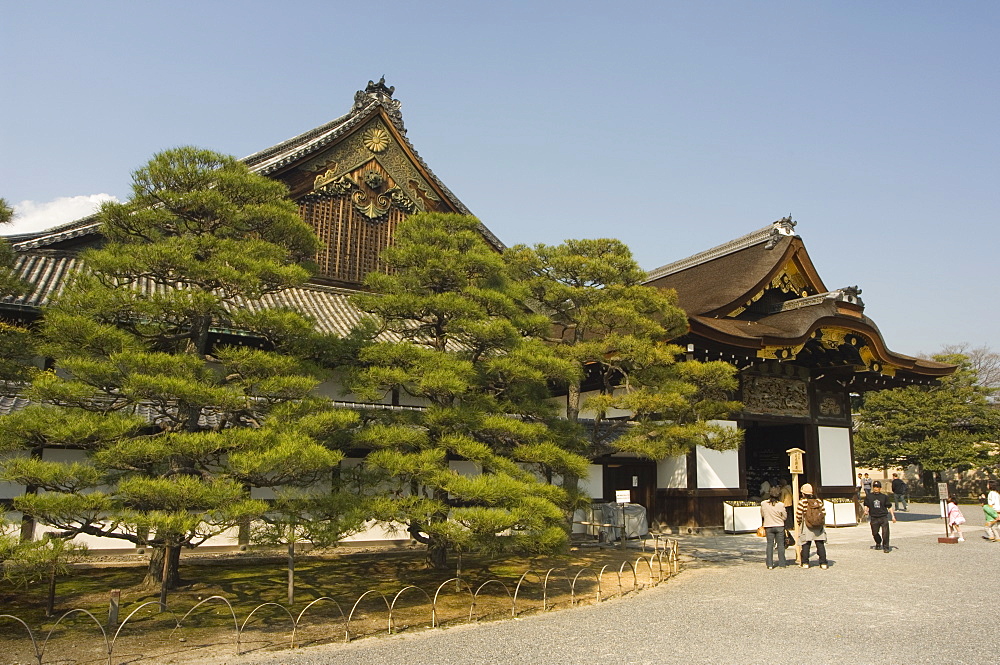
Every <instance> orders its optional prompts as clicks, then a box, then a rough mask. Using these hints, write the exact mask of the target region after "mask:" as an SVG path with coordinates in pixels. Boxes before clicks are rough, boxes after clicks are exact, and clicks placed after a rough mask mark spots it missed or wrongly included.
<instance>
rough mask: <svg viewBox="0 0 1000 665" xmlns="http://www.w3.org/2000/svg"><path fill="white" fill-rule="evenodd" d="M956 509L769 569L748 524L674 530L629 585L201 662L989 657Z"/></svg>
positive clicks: (987, 550) (546, 664) (980, 577)
mask: <svg viewBox="0 0 1000 665" xmlns="http://www.w3.org/2000/svg"><path fill="white" fill-rule="evenodd" d="M963 510H964V512H965V514H966V517H967V518H968V519H969V524H968V525H967V526H968V527H969V528H968V529H967V534H966V538H967V541H966V542H964V543H959V544H957V545H947V544H938V542H937V536H940V535H943V531H944V527H943V524H942V521H941V519H940V518H939V517H938V516H937V515H938V514H937V507H936V506H931V505H927V504H923V505H913V506H911V511H910V512H908V513H900V514H899V523H897V524H895V525H892V544H893V547H894V549H893V551H892V552H891V553H889V554H884V553H883V552H881V551H876V550H871V549H869V545H870V544H871V543H872V540H871V532H870V530H869V528H868V526H867V524H865V525H862V526H860V527H845V528H840V529H831V530H830V531H829V533H830V542H829V547H828V555H829V558H830V568H829V569H828V570H821V569H819V568H818V567H814V568H811V569H809V570H803V569H799V568H787V569H777V570H770V571H769V570H766V569H765V567H764V563H763V561H764V556H763V547H764V541H763V539H759V538H757V537H756V536H754V535H752V534H748V535H718V536H685V537H683V538H682V539H681V540H682V550H681V551H682V552H686V554H687V556H689V557H691V558H690V559H688V565H687V567H686V569H685V570H684V571H683V572H682V573H681V575H679V576H678V577H676V578H675V579H672V580H670V581H668V582H666V583H664V584H662V585H661V586H659V587H657V588H655V589H652V590H650V591H645V592H643V593H640V594H638V595H635V596H630V597H627V598H623V599H613V600H610V601H607V602H603V603H601V604H599V605H594V606H589V607H583V608H579V609H573V610H564V611H557V612H548V613H545V614H539V615H531V616H527V617H524V618H522V619H517V620H513V621H498V622H492V623H483V624H474V625H464V626H457V627H453V628H448V629H444V630H425V631H419V632H414V633H410V634H405V633H404V634H402V635H397V636H392V637H386V638H370V639H365V640H359V641H357V642H353V643H351V644H346V645H339V644H334V645H327V646H321V647H314V648H307V649H301V650H297V651H295V652H281V653H274V654H259V655H252V654H251V655H245V656H243V657H241V658H239V659H237V658H235V657H229V658H225V659H220V660H219V661H212V662H219V663H222V662H226V663H231V664H236V663H240V664H242V665H279V664H280V665H320V664H322V665H339V664H343V665H356V664H357V663H364V664H365V665H379V664H383V663H384V664H386V665H388V664H390V663H392V664H394V665H395V664H399V663H404V664H408V665H417V664H424V663H434V664H441V665H473V664H477V665H478V664H483V665H485V664H490V665H493V664H496V663H511V664H515V663H516V664H517V665H557V664H558V665H567V664H572V663H608V664H614V665H618V664H626V663H627V664H629V665H641V664H653V663H657V664H659V663H712V664H725V663H740V664H751V663H767V664H768V665H780V664H783V663H833V664H838V663H845V664H850V665H864V664H866V663H880V664H886V663H888V664H892V663H907V664H911V663H986V662H993V661H995V660H996V654H997V648H996V630H997V628H996V625H995V623H996V621H995V617H996V614H997V601H996V597H997V596H996V573H997V564H998V563H1000V543H992V542H988V541H986V540H983V539H982V538H981V536H982V534H983V529H982V527H981V526H978V525H979V524H980V522H981V519H980V518H981V515H982V513H981V511H980V510H979V508H978V507H976V506H963ZM789 551H791V550H789ZM813 556H814V560H815V554H814V555H813ZM204 662H210V661H207V660H206V661H204Z"/></svg>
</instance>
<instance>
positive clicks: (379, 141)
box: [361, 127, 389, 152]
mask: <svg viewBox="0 0 1000 665" xmlns="http://www.w3.org/2000/svg"><path fill="white" fill-rule="evenodd" d="M361 140H362V141H363V142H364V144H365V147H366V148H368V149H369V150H371V151H372V152H385V149H386V148H388V147H389V132H387V131H386V130H384V129H382V128H381V127H372V128H371V129H369V130H366V131H365V133H364V134H362V135H361Z"/></svg>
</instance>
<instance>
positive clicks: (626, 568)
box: [0, 540, 679, 665]
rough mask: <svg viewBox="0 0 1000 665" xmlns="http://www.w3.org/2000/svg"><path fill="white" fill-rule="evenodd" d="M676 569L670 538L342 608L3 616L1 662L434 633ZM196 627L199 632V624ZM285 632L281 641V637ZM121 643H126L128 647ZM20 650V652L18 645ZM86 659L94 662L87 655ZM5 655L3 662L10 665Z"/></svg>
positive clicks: (631, 585)
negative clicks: (643, 547) (612, 555)
mask: <svg viewBox="0 0 1000 665" xmlns="http://www.w3.org/2000/svg"><path fill="white" fill-rule="evenodd" d="M678 570H679V563H678V544H677V541H676V540H672V541H663V543H662V547H658V548H657V549H656V550H655V551H653V552H652V553H649V554H647V553H646V552H643V553H642V554H640V555H639V556H638V557H637V558H636V559H635V560H634V561H632V560H626V561H623V562H622V563H621V564H620V565H618V566H617V568H616V567H615V566H614V565H612V564H608V565H605V566H603V567H601V568H600V569H599V570H598V569H596V568H593V567H589V566H587V567H581V568H578V569H558V568H549V569H548V570H533V569H529V570H526V571H524V573H523V574H522V575H521V576H520V577H519V578H518V579H517V580H516V581H515V580H514V579H508V580H506V581H505V580H501V579H495V578H494V579H488V580H486V581H485V582H482V583H479V584H478V585H477V586H473V584H472V582H470V581H469V580H467V579H464V578H462V577H453V578H451V579H448V580H445V581H444V582H441V583H440V584H439V585H438V586H437V587H436V588H435V589H433V590H427V589H423V588H421V587H418V586H414V585H408V586H404V587H403V588H401V589H400V590H399V591H397V592H396V593H395V594H392V595H387V594H385V593H382V592H381V591H379V590H377V589H369V590H367V591H365V592H364V593H362V594H361V595H360V596H358V597H357V599H355V600H354V602H353V603H341V602H339V601H338V600H336V599H334V598H332V597H330V596H321V597H319V598H316V599H315V600H313V601H311V602H310V603H309V604H308V605H306V606H305V607H303V608H302V610H300V611H299V612H298V613H294V612H293V611H292V609H290V608H288V607H286V606H285V605H282V604H281V603H274V602H268V603H261V604H259V605H257V606H256V607H254V608H253V609H251V610H250V612H249V613H248V614H246V616H245V617H243V619H242V621H241V620H240V615H239V612H238V610H237V604H234V603H233V602H231V601H230V599H229V598H227V597H225V596H222V595H212V596H209V597H207V598H204V599H201V600H199V601H198V602H197V603H196V604H195V605H194V606H193V607H191V608H190V609H188V610H187V611H185V612H183V614H181V613H180V611H177V610H175V609H174V608H171V607H168V606H167V605H165V604H162V603H160V602H159V601H155V600H154V601H148V602H145V603H142V604H140V605H139V606H137V607H135V608H134V609H132V610H131V611H130V612H129V613H128V615H127V616H126V617H125V619H124V620H123V621H121V623H119V624H117V625H110V624H109V623H108V622H102V621H101V620H100V619H98V618H97V616H95V615H94V614H93V613H92V612H90V611H88V610H86V609H82V608H74V609H71V610H69V611H67V612H65V613H63V614H62V615H61V616H60V617H59V618H58V619H57V620H56V621H55V623H54V624H53V625H52V626H51V627H49V628H48V630H47V631H45V630H44V628H42V627H39V628H37V629H35V630H33V629H32V628H31V626H29V625H28V623H27V622H25V621H24V620H22V619H21V618H20V617H18V616H16V615H13V614H0V622H4V623H12V624H13V626H11V627H9V628H8V629H7V630H5V631H3V633H2V635H3V638H4V640H3V641H4V642H5V643H6V644H7V645H8V647H7V648H5V649H4V651H6V654H5V662H12V663H13V662H21V661H20V660H18V659H17V658H18V655H17V654H15V651H19V652H21V653H20V657H21V658H27V659H31V660H33V661H34V662H36V663H37V665H44V663H45V662H46V661H45V657H46V653H47V648H48V647H50V644H51V643H52V641H53V639H54V638H55V637H57V636H62V637H63V638H64V641H65V642H66V644H65V646H64V650H65V649H66V648H70V649H72V652H73V653H72V656H73V658H72V660H75V661H76V662H80V661H81V659H94V658H96V659H97V660H99V661H101V662H103V661H104V659H105V656H106V662H107V663H108V665H115V656H116V652H117V653H118V655H119V658H120V659H121V660H119V663H123V662H129V661H131V660H134V659H135V658H136V657H137V656H139V657H142V656H149V655H151V654H150V653H149V650H150V649H158V650H159V652H160V653H165V652H176V651H177V650H181V651H186V650H192V649H200V648H205V647H218V646H219V643H218V642H217V641H216V640H217V637H218V635H219V631H220V630H223V631H224V632H228V633H229V634H230V635H231V638H232V644H233V648H234V650H235V654H236V655H237V656H239V655H242V654H243V653H245V652H246V651H249V650H250V649H248V648H247V645H248V640H247V639H246V636H247V633H248V631H249V630H251V629H253V628H258V629H260V630H261V631H262V632H266V633H269V634H270V635H271V639H270V640H268V641H267V643H266V644H262V643H260V641H258V643H257V646H256V647H255V648H263V647H265V646H279V645H287V647H288V648H292V649H294V648H296V647H298V646H304V645H305V644H307V643H308V644H314V643H319V642H324V641H343V642H350V641H351V639H353V638H357V637H360V636H363V635H372V634H378V633H381V632H385V633H387V634H390V635H391V634H393V633H396V632H399V631H401V630H404V629H407V628H418V627H430V628H437V627H439V626H441V625H443V624H445V623H454V622H457V621H463V620H464V621H467V622H474V621H478V620H480V619H483V618H486V617H489V616H508V615H509V616H510V617H517V616H518V615H519V614H524V613H526V612H530V611H542V612H545V611H548V610H551V609H553V608H554V607H556V605H557V604H558V602H560V601H557V600H556V599H562V600H561V602H568V606H569V607H573V606H576V605H578V604H580V603H583V602H586V601H587V600H588V599H592V600H593V602H594V603H600V602H601V601H603V600H607V599H608V598H612V597H614V596H625V595H627V594H629V593H635V592H638V591H640V590H641V589H644V588H650V587H654V586H657V585H659V584H660V583H661V582H663V581H665V580H667V579H669V578H670V576H671V575H675V574H677V572H678ZM532 594H533V597H532ZM567 596H568V601H567V600H566V598H567ZM206 617H208V618H207V619H206ZM199 620H201V621H202V625H198V621H199ZM213 620H214V621H213ZM220 620H221V621H223V622H225V623H228V626H229V627H228V628H227V627H225V623H221V622H220ZM205 624H210V625H209V626H206V625H205ZM0 625H2V624H0ZM379 625H381V628H379ZM352 626H353V630H352ZM126 627H128V628H129V630H126ZM182 629H184V630H185V631H187V632H191V631H194V632H193V634H194V637H195V638H196V639H195V640H194V642H197V643H188V641H187V638H185V637H183V636H182V637H178V634H179V633H178V631H181V630H182ZM282 633H284V634H285V637H284V638H280V637H279V636H280V635H281V634H282ZM42 635H44V637H42ZM126 637H127V638H129V639H127V640H126V639H125V638H126ZM88 638H89V640H90V641H91V642H92V644H91V645H89V646H88V645H86V644H85V642H83V641H81V640H83V639H88ZM286 640H287V641H286ZM120 641H123V642H124V641H127V642H129V644H130V645H131V646H132V648H133V649H134V648H137V647H141V648H142V649H143V650H144V651H143V653H141V654H137V653H136V652H134V651H131V652H128V653H124V654H123V653H122V651H123V649H124V647H123V646H122V645H121V644H120V643H119V642H120ZM19 643H20V644H21V646H20V647H19V648H18V646H17V645H18V644H19ZM178 644H182V645H183V646H178ZM88 653H89V654H91V655H89V656H88V655H86V654H88ZM8 657H9V658H10V660H9V661H8V660H6V658H8ZM57 660H58V662H68V659H67V657H66V654H60V655H59V657H58V659H57ZM25 662H27V661H25ZM48 662H50V663H51V662H57V661H54V660H50V661H48Z"/></svg>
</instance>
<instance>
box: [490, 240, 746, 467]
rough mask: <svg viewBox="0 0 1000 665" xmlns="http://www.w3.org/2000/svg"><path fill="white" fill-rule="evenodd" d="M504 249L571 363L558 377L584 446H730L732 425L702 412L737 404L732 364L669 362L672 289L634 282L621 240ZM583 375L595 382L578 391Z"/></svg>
mask: <svg viewBox="0 0 1000 665" xmlns="http://www.w3.org/2000/svg"><path fill="white" fill-rule="evenodd" d="M505 258H506V260H507V262H508V264H509V265H510V268H511V271H512V274H513V275H514V276H515V277H516V279H517V280H518V281H519V283H520V284H522V285H523V287H524V288H525V289H527V291H528V292H529V294H530V298H531V300H530V302H532V303H534V305H535V309H536V310H537V311H539V312H541V313H543V314H544V315H545V316H546V317H547V319H548V324H549V327H548V333H547V335H546V337H545V340H546V342H547V343H548V344H549V345H550V346H551V347H552V349H553V350H554V352H555V354H556V356H557V357H558V358H561V359H563V360H565V361H566V362H569V363H571V364H572V365H573V367H574V370H575V371H574V373H573V374H572V375H571V379H570V380H569V381H567V382H566V383H565V384H564V385H563V386H562V388H564V389H565V390H566V392H567V418H568V420H569V421H570V423H577V422H578V421H579V419H580V413H581V411H583V412H585V413H586V414H587V415H588V416H591V417H592V419H593V424H592V427H591V429H590V430H589V431H588V432H587V437H586V438H587V439H588V441H589V445H590V448H589V450H590V452H591V454H600V453H603V452H613V451H617V452H629V453H634V454H636V455H639V456H640V457H645V458H648V459H662V458H664V457H671V456H675V455H682V454H686V453H687V452H689V451H690V450H693V449H694V447H695V446H696V445H701V446H705V447H708V448H712V449H716V450H727V449H733V448H737V447H739V445H740V444H741V441H742V439H741V437H740V434H739V432H738V431H737V430H734V429H732V428H726V427H720V426H718V425H715V424H713V423H712V422H711V421H713V420H718V419H726V418H728V417H729V414H731V413H732V412H734V411H738V410H739V408H740V405H739V403H738V402H734V401H732V400H731V399H730V395H731V394H732V393H733V392H734V391H735V390H736V388H737V379H736V371H735V369H734V368H733V367H732V366H730V365H728V364H726V363H722V362H705V363H701V362H697V361H693V360H689V361H686V362H678V359H679V357H680V356H681V352H682V349H681V348H680V347H678V346H676V345H674V344H671V343H670V341H671V340H673V339H675V338H677V337H679V336H681V335H683V334H684V333H686V332H687V329H688V327H687V317H686V315H685V314H684V311H683V310H682V309H681V308H680V307H678V305H677V297H676V294H675V293H674V292H673V291H671V290H660V289H654V288H651V287H648V286H645V285H644V284H643V280H644V279H645V273H644V272H643V271H642V269H640V268H639V266H638V264H637V263H636V262H635V260H634V259H633V258H632V253H631V251H630V250H629V249H628V247H626V246H625V245H624V244H623V243H621V242H620V241H618V240H613V239H596V240H567V241H566V242H564V243H563V244H561V245H556V246H551V245H541V244H539V245H535V246H534V247H527V246H524V245H518V246H516V247H513V248H511V249H510V250H509V251H508V252H507V254H506V257H505ZM585 385H586V386H587V387H588V389H589V390H591V391H595V392H596V394H595V395H593V396H591V397H590V398H589V399H587V400H586V401H584V399H583V387H584V386H585ZM623 415H626V416H627V417H626V418H623V417H622V416H623Z"/></svg>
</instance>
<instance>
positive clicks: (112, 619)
mask: <svg viewBox="0 0 1000 665" xmlns="http://www.w3.org/2000/svg"><path fill="white" fill-rule="evenodd" d="M121 598H122V590H121V589H112V590H111V601H110V603H109V604H108V630H114V629H115V628H116V627H117V626H118V606H119V605H120V604H121Z"/></svg>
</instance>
